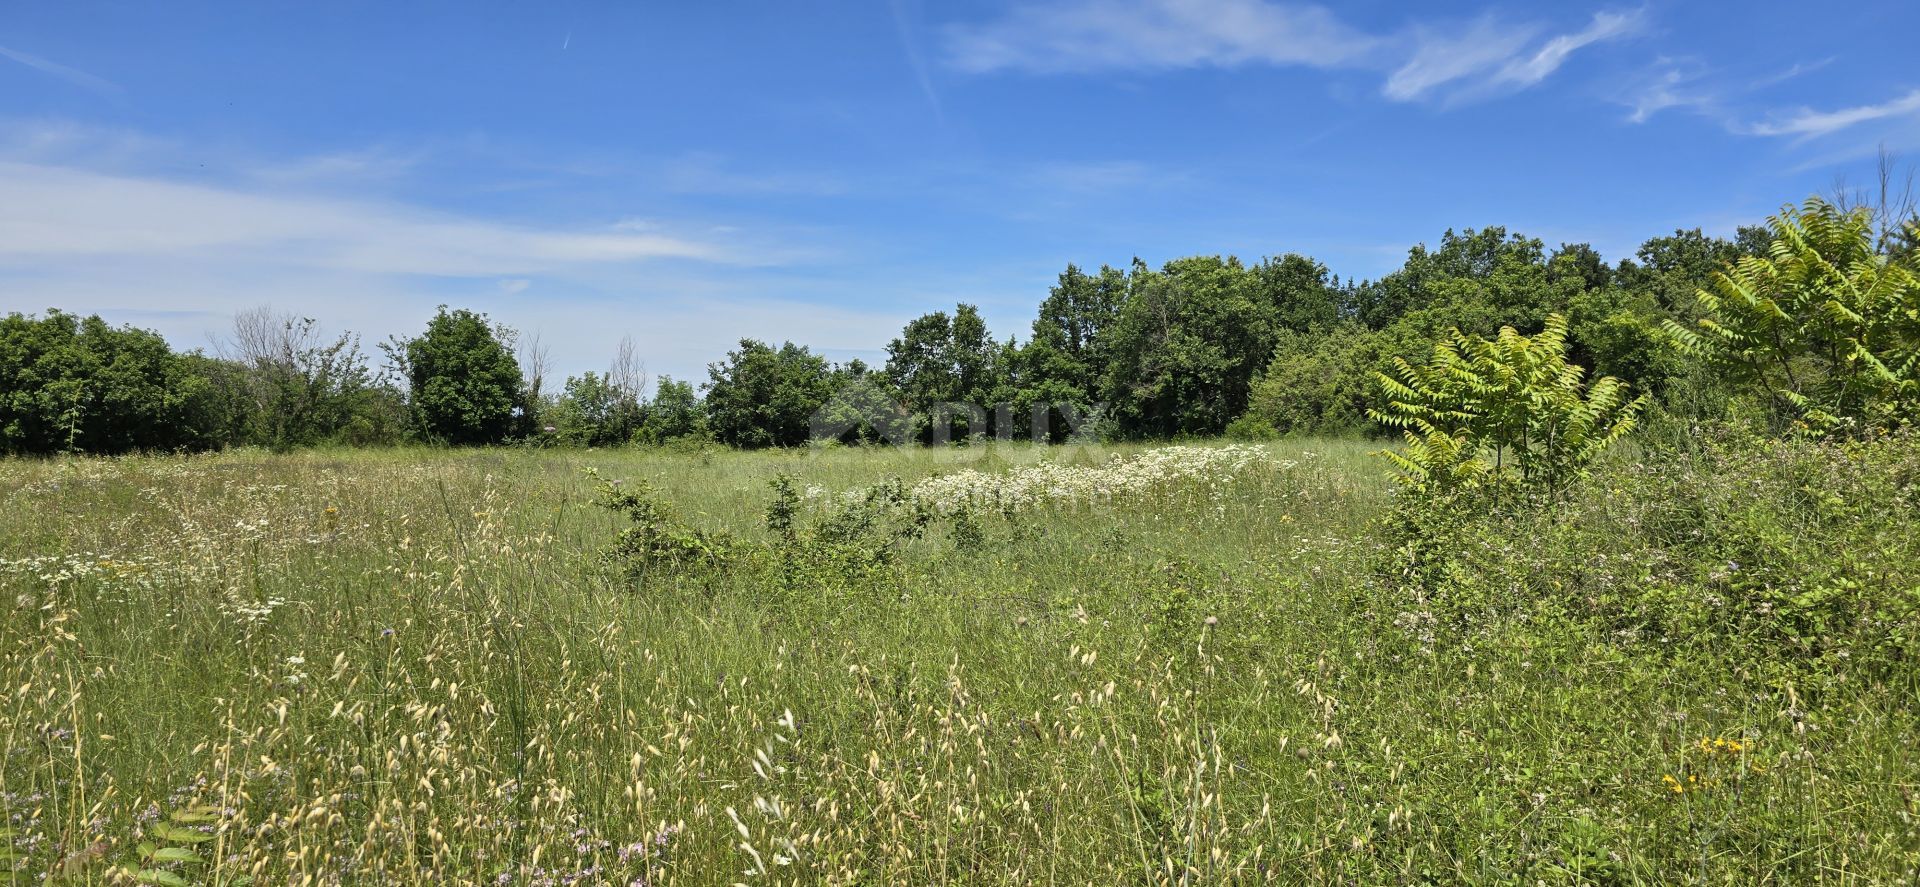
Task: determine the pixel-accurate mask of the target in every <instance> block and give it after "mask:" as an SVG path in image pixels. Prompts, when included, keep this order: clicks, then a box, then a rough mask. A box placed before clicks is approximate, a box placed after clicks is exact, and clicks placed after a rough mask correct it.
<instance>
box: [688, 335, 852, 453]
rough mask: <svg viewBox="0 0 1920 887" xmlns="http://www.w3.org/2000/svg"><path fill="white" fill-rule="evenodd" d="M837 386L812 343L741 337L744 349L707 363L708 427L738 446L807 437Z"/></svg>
mask: <svg viewBox="0 0 1920 887" xmlns="http://www.w3.org/2000/svg"><path fill="white" fill-rule="evenodd" d="M833 386H834V376H833V372H832V369H831V368H830V367H828V366H827V361H826V359H825V358H823V357H820V356H819V355H817V354H814V353H813V352H811V351H808V350H807V349H806V348H803V347H801V346H799V345H795V344H793V343H792V342H784V343H782V344H781V345H780V347H779V348H774V347H773V346H771V345H768V344H767V343H765V342H761V341H758V340H755V339H741V340H740V348H739V349H738V350H736V351H732V352H729V353H728V354H727V359H726V360H724V361H722V362H720V363H715V364H712V365H710V366H708V368H707V383H706V385H705V388H706V393H707V427H708V430H710V431H711V432H712V434H713V436H714V438H715V439H716V440H719V441H720V442H721V443H725V444H729V445H732V446H737V447H790V446H795V445H798V444H803V443H806V442H807V438H808V427H809V423H810V422H811V421H812V419H813V415H814V413H815V411H817V410H819V409H820V406H821V405H822V404H824V403H826V402H827V398H828V397H830V396H832V394H833Z"/></svg>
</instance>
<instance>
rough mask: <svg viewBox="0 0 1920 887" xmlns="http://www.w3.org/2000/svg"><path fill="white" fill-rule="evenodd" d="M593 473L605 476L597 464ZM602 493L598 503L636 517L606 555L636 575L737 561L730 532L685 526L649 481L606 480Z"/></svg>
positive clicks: (589, 472) (603, 506)
mask: <svg viewBox="0 0 1920 887" xmlns="http://www.w3.org/2000/svg"><path fill="white" fill-rule="evenodd" d="M588 475H589V476H590V477H593V478H594V479H596V480H598V479H599V474H598V473H597V472H594V471H592V470H591V469H589V470H588ZM596 492H597V494H598V498H597V499H596V501H595V504H597V505H599V506H600V507H601V508H605V509H607V510H609V511H613V512H615V513H618V514H621V515H625V516H626V518H627V519H628V520H629V521H630V522H631V526H628V527H626V528H624V529H622V530H621V531H620V532H619V534H618V535H616V536H615V537H614V541H613V544H612V545H611V546H610V547H608V548H607V550H606V551H605V552H603V553H602V555H601V556H602V557H603V558H604V559H605V560H606V561H608V562H609V563H612V564H614V565H616V566H618V567H619V568H620V569H621V570H622V571H623V572H625V573H626V574H627V576H628V577H630V578H633V579H640V578H643V577H645V576H647V575H648V574H649V573H651V572H653V571H655V570H666V571H670V572H672V571H682V570H688V569H696V568H698V569H717V568H724V567H726V566H727V565H728V564H729V563H731V562H732V561H733V560H734V556H735V554H736V548H737V546H736V544H735V543H734V541H733V538H732V537H731V536H730V535H728V534H727V533H724V532H718V531H708V530H700V529H695V528H692V527H688V526H685V525H684V524H682V523H681V521H680V519H679V517H678V515H676V514H675V513H674V510H673V507H672V506H671V505H668V504H667V503H666V501H665V500H663V499H661V498H660V497H659V496H657V495H655V493H654V491H653V487H652V486H651V485H649V484H648V483H647V482H646V481H643V480H637V481H634V482H632V483H631V484H627V483H624V482H622V481H600V482H599V484H598V486H597V487H596Z"/></svg>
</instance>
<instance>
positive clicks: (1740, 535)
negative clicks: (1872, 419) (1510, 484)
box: [1423, 428, 1920, 677]
mask: <svg viewBox="0 0 1920 887" xmlns="http://www.w3.org/2000/svg"><path fill="white" fill-rule="evenodd" d="M1698 431H1699V433H1700V434H1701V435H1702V436H1703V438H1704V439H1703V441H1702V443H1701V445H1700V446H1698V447H1696V448H1693V449H1688V450H1662V451H1657V452H1647V453H1641V454H1638V455H1637V456H1636V457H1634V458H1620V459H1613V460H1608V462H1607V463H1606V464H1605V465H1603V466H1602V467H1601V468H1600V469H1599V470H1597V471H1596V473H1595V474H1594V475H1593V476H1592V477H1591V478H1590V479H1589V481H1588V482H1587V483H1585V484H1582V485H1580V486H1579V487H1577V488H1576V489H1574V490H1573V491H1571V493H1570V495H1568V496H1567V497H1565V498H1563V499H1562V500H1560V501H1559V502H1557V503H1555V504H1554V505H1553V506H1552V507H1543V508H1525V509H1509V510H1489V511H1483V512H1477V513H1475V512H1453V517H1452V518H1451V520H1445V522H1444V527H1445V529H1446V530H1447V531H1448V533H1449V537H1448V538H1449V539H1450V541H1451V542H1452V547H1451V549H1450V551H1449V554H1450V556H1449V557H1448V558H1447V559H1446V561H1445V565H1444V575H1438V576H1432V575H1430V576H1428V577H1426V578H1428V579H1432V580H1438V581H1437V583H1435V584H1439V585H1443V586H1444V588H1445V590H1446V593H1445V594H1437V595H1432V596H1431V597H1430V598H1429V599H1427V600H1426V601H1424V602H1423V603H1425V604H1427V605H1430V606H1432V607H1434V608H1436V612H1437V615H1441V616H1444V617H1447V619H1446V621H1448V622H1450V623H1452V624H1454V625H1457V626H1471V627H1473V630H1475V631H1483V632H1493V633H1499V632H1503V631H1506V630H1509V629H1518V630H1521V631H1523V632H1525V633H1529V634H1540V633H1547V632H1550V631H1552V630H1553V629H1552V626H1572V627H1577V628H1578V629H1579V630H1580V631H1579V634H1580V636H1583V637H1600V638H1606V639H1609V642H1610V643H1614V644H1617V645H1620V646H1628V647H1637V648H1643V649H1652V650H1655V651H1660V652H1663V653H1667V654H1670V655H1674V656H1700V655H1706V654H1708V653H1711V654H1713V655H1717V656H1728V657H1731V658H1734V659H1739V660H1744V661H1747V662H1752V663H1756V664H1757V665H1767V666H1787V667H1789V668H1790V669H1792V670H1794V671H1799V672H1803V673H1804V672H1809V671H1811V672H1824V673H1830V674H1840V673H1844V672H1852V673H1854V674H1867V675H1878V676H1882V677H1885V676H1889V675H1892V674H1894V673H1896V672H1897V671H1899V670H1909V671H1910V670H1911V669H1912V668H1913V665H1914V662H1915V659H1916V657H1920V537H1916V536H1915V534H1913V533H1912V532H1911V527H1910V515H1912V514H1913V513H1914V512H1915V510H1916V509H1920V446H1916V443H1920V441H1916V440H1915V438H1914V437H1913V436H1912V435H1911V434H1904V435H1898V436H1892V437H1880V438H1874V439H1871V440H1846V441H1813V440H1787V441H1769V440H1765V439H1762V438H1759V437H1757V436H1756V435H1755V434H1754V433H1752V432H1750V431H1741V430H1737V429H1733V428H1720V429H1713V430H1705V429H1701V430H1698ZM1442 520H1443V519H1441V518H1436V519H1435V521H1436V522H1441V521H1442ZM1430 587H1431V586H1430Z"/></svg>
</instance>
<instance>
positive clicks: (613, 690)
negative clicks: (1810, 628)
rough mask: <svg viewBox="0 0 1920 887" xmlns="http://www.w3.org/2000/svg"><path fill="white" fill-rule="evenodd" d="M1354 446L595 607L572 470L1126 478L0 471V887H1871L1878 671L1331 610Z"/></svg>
mask: <svg viewBox="0 0 1920 887" xmlns="http://www.w3.org/2000/svg"><path fill="white" fill-rule="evenodd" d="M1367 449H1368V448H1367V447H1366V446H1364V445H1361V444H1355V443H1344V442H1323V441H1310V442H1299V443H1282V444H1274V445H1271V446H1268V447H1265V448H1264V452H1265V453H1266V454H1267V458H1264V459H1262V460H1261V461H1259V462H1258V463H1257V464H1255V465H1253V466H1251V467H1247V468H1244V469H1242V470H1240V471H1237V472H1235V473H1234V474H1233V475H1232V476H1230V477H1202V478H1198V479H1191V478H1190V479H1187V480H1183V481H1180V482H1177V483H1172V484H1162V485H1158V486H1153V487H1151V488H1150V489H1148V490H1147V491H1146V492H1144V493H1131V494H1125V495H1116V496H1114V497H1113V498H1111V499H1110V500H1107V501H1092V502H1081V503H1069V504H1054V505H1047V506H1042V507H1038V508H1034V509H1031V510H1025V511H1016V512H1013V513H1009V514H1002V513H999V512H996V511H988V510H983V511H981V512H980V513H978V514H977V515H976V517H975V521H974V524H975V525H974V527H973V528H972V530H971V531H969V532H974V533H977V538H965V539H963V538H959V537H960V536H961V535H963V532H962V531H960V530H958V529H957V524H956V523H955V522H954V521H952V520H948V519H936V520H934V521H932V523H931V524H929V527H928V530H927V532H926V533H925V534H923V535H921V536H919V537H918V538H915V539H911V540H909V541H906V542H904V543H903V546H902V548H901V549H900V551H899V553H898V556H897V557H895V558H893V559H891V560H889V561H887V562H886V563H885V564H883V565H882V566H881V567H879V568H877V569H875V570H872V571H870V572H868V573H865V574H862V575H860V576H857V577H854V576H849V577H846V578H845V579H844V581H840V580H835V579H833V578H832V577H827V578H826V579H824V580H823V579H821V577H817V576H816V577H811V578H810V579H809V581H808V582H805V583H793V582H790V581H788V578H790V577H783V576H781V575H780V571H781V570H783V569H792V565H791V564H790V563H785V564H784V565H783V562H781V561H779V560H777V559H768V558H760V559H757V560H746V561H740V562H736V563H734V564H732V565H730V566H729V567H727V568H724V569H718V570H692V569H676V570H669V569H664V568H661V569H654V570H650V571H646V572H644V573H643V574H642V575H641V576H640V578H639V579H638V580H637V581H636V580H633V579H631V578H629V576H628V575H627V574H625V573H623V572H622V571H621V570H619V569H617V568H616V565H610V564H607V563H604V562H603V561H601V560H600V559H599V558H598V554H599V552H601V551H602V550H604V549H605V548H606V546H607V545H608V544H609V543H610V542H611V540H612V539H613V537H614V535H615V533H617V532H618V531H619V530H620V529H622V527H623V526H624V525H625V524H624V522H623V521H622V519H620V518H619V516H617V515H614V514H612V513H610V512H608V511H606V510H604V509H600V508H596V507H595V506H594V505H593V499H594V490H593V482H592V480H591V479H590V478H589V477H588V476H587V475H586V473H585V471H584V470H585V469H587V468H593V469H596V470H597V471H598V472H599V474H600V475H601V476H602V477H604V478H616V479H622V480H625V481H627V482H628V483H631V484H637V483H638V482H639V481H642V480H644V481H647V482H648V483H649V484H651V486H652V487H653V488H654V489H655V490H656V491H657V492H658V494H659V497H660V498H661V499H662V500H664V501H665V502H667V503H669V504H670V505H671V506H673V507H674V508H675V510H677V512H678V514H679V517H680V519H681V520H682V521H683V522H684V523H685V524H687V525H690V526H692V527H696V528H700V529H705V530H727V531H729V532H730V533H731V534H732V535H733V536H734V537H735V538H737V539H738V540H741V541H742V542H744V543H754V544H759V543H765V542H768V541H769V540H770V539H771V537H770V535H769V533H768V531H767V530H766V529H765V526H764V515H765V512H766V509H767V507H768V503H769V502H770V501H771V499H772V493H771V491H770V489H769V483H770V482H771V481H772V480H773V479H774V478H776V477H777V476H779V475H781V474H782V473H787V474H790V475H791V476H792V477H793V479H794V483H795V486H796V487H797V488H800V489H806V488H817V490H818V491H832V492H839V491H848V490H858V489H862V488H865V487H869V486H871V485H872V484H874V483H875V482H876V481H878V480H880V479H881V478H884V477H889V476H893V477H900V478H903V479H904V480H906V481H907V482H909V483H912V482H914V481H917V480H920V479H923V478H927V477H931V476H935V475H941V474H948V473H952V472H954V471H958V470H961V469H964V468H973V469H976V470H980V471H985V472H989V473H995V474H1004V473H1006V472H1009V471H1014V470H1017V469H1020V468H1021V467H1023V466H1030V465H1033V464H1035V463H1037V462H1040V461H1045V460H1052V461H1061V462H1067V463H1073V464H1082V465H1099V464H1102V463H1104V462H1105V461H1106V460H1108V459H1110V458H1115V457H1120V458H1138V457H1139V456H1140V455H1141V451H1140V449H1139V448H1134V447H1100V448H1058V449H1054V450H1033V449H1028V448H1024V447H1010V448H997V449H995V448H988V449H982V450H967V449H953V450H942V451H926V450H890V449H878V450H850V449H841V450H823V451H800V452H790V453H736V452H706V453H691V454H680V455H672V454H660V453H643V452H629V451H620V452H610V451H609V452H584V453H582V452H565V453H559V452H546V453H542V452H524V451H482V452H436V451H375V452H367V451H358V452H340V453H309V454H301V455H290V456H265V455H258V454H250V453H230V454H225V455H216V456H203V457H192V458H129V459H115V460H78V461H47V462H19V461H15V462H6V463H0V497H3V498H4V502H3V503H0V504H4V508H0V559H4V561H5V564H4V566H0V589H4V591H5V597H4V598H0V606H4V607H5V608H6V610H5V612H6V618H5V620H4V623H3V624H0V819H3V820H4V821H0V834H4V837H0V871H5V870H6V869H7V868H8V866H11V867H12V869H13V871H14V872H15V876H14V877H15V880H16V881H18V882H20V883H42V882H43V881H45V880H47V878H48V876H49V874H51V875H52V876H53V877H54V880H55V881H56V882H58V883H68V882H71V883H100V882H106V881H109V880H113V879H115V878H119V877H122V874H115V873H116V872H121V873H125V874H132V875H135V876H137V877H141V878H144V879H145V880H146V881H148V882H150V883H214V884H238V883H245V882H248V881H249V880H250V881H252V882H253V883H413V882H431V883H502V884H509V883H510V884H564V883H619V884H628V883H635V884H638V883H645V884H729V883H735V882H743V883H821V882H831V883H876V884H878V883H966V884H979V883H1006V884H1031V883H1075V884H1078V883H1101V884H1107V883H1112V884H1121V883H1126V884H1139V883H1152V884H1193V883H1239V882H1263V883H1264V882H1272V883H1300V882H1337V883H1389V882H1393V883H1407V882H1429V883H1453V882H1460V881H1472V882H1488V883H1506V882H1512V883H1522V882H1524V883H1535V882H1549V883H1594V882H1600V883H1657V882H1673V881H1689V882H1703V883H1748V882H1768V881H1773V882H1779V883H1805V882H1812V881H1826V882H1832V883H1904V882H1907V880H1908V879H1911V878H1912V877H1914V875H1915V872H1916V867H1917V866H1920V831H1916V823H1915V818H1914V817H1915V815H1916V808H1915V800H1914V791H1915V785H1916V783H1917V782H1920V762H1917V760H1916V754H1917V750H1916V749H1915V736H1916V734H1917V733H1920V724H1916V717H1915V714H1916V706H1915V695H1914V692H1915V691H1914V683H1913V680H1912V679H1911V677H1910V676H1909V677H1907V678H1901V677H1899V676H1898V675H1897V674H1896V676H1895V677H1893V678H1889V677H1887V676H1886V675H1885V674H1884V673H1879V674H1875V675H1873V676H1861V677H1857V678H1855V679H1852V680H1849V679H1848V676H1847V675H1846V674H1845V673H1844V672H1842V673H1840V674H1839V675H1838V676H1837V679H1828V680H1823V681H1821V682H1819V684H1818V687H1817V688H1810V687H1809V686H1806V685H1805V684H1804V683H1803V682H1801V681H1799V680H1797V679H1796V678H1794V677H1793V674H1792V673H1791V672H1790V671H1789V672H1782V671H1778V670H1769V669H1765V668H1760V667H1758V666H1757V665H1756V664H1755V663H1754V662H1752V661H1751V660H1750V659H1748V658H1747V656H1748V654H1746V653H1742V652H1739V651H1736V650H1728V651H1726V652H1725V653H1724V654H1717V653H1716V652H1715V651H1714V650H1713V649H1712V648H1711V645H1707V646H1705V647H1702V646H1687V645H1685V644H1679V645H1675V644H1672V643H1666V644H1664V645H1663V643H1662V642H1660V641H1657V640H1654V641H1648V640H1634V641H1628V640H1623V639H1622V638H1620V637H1617V636H1615V635H1613V634H1606V633H1600V632H1597V631H1595V632H1586V633H1582V632H1578V631H1573V630H1564V631H1562V630H1555V631H1528V630H1515V629H1514V628H1513V627H1512V625H1511V624H1507V625H1503V626H1501V627H1499V628H1498V629H1493V628H1489V627H1487V626H1472V625H1469V626H1461V625H1456V624H1453V623H1452V622H1450V621H1449V620H1447V619H1444V618H1440V617H1437V616H1436V615H1435V614H1434V613H1433V612H1432V611H1431V610H1429V609H1426V608H1423V607H1422V606H1420V602H1419V601H1416V600H1410V599H1408V598H1407V597H1406V595H1405V594H1404V593H1403V592H1397V591H1394V590H1392V589H1391V588H1390V587H1389V585H1390V583H1382V582H1378V581H1375V580H1374V579H1373V578H1372V577H1373V576H1375V575H1376V574H1377V572H1378V567H1379V564H1380V563H1381V561H1382V557H1383V552H1382V551H1381V550H1380V549H1381V543H1380V542H1379V541H1377V540H1378V539H1379V538H1380V537H1379V535H1378V534H1377V532H1376V531H1375V530H1373V529H1371V528H1370V524H1371V522H1372V521H1373V520H1374V519H1375V518H1377V517H1379V516H1380V515H1381V514H1382V513H1383V511H1384V509H1385V508H1386V506H1387V501H1388V491H1387V489H1386V486H1385V484H1384V482H1383V481H1382V479H1381V475H1382V471H1381V466H1380V465H1379V464H1377V462H1376V461H1375V460H1372V459H1370V458H1368V457H1367V455H1366V451H1367ZM818 491H816V492H815V494H814V496H813V497H812V498H808V499H806V500H804V504H803V510H806V511H809V512H817V511H819V510H820V509H821V508H823V507H825V506H824V505H823V504H822V503H823V502H825V501H830V497H829V496H826V495H824V494H822V493H820V492H818ZM1895 525H1896V526H1906V527H1909V528H1910V527H1911V522H1910V520H1909V519H1906V518H1901V519H1900V520H1899V522H1897V523H1896V524H1895ZM1541 538H1545V536H1544V535H1543V536H1542V537H1541ZM1508 541H1509V543H1510V544H1511V545H1513V546H1514V547H1515V548H1517V549H1521V550H1524V549H1526V548H1527V546H1528V543H1529V541H1530V540H1529V539H1514V540H1508ZM1575 566H1578V565H1575ZM1540 572H1542V574H1543V575H1544V574H1546V573H1549V572H1551V571H1548V570H1545V569H1542V570H1541V571H1540ZM1556 575H1557V574H1556ZM1895 578H1897V579H1899V580H1900V581H1905V578H1906V577H1905V576H1901V577H1895ZM776 589H779V590H776ZM1516 619H1517V621H1518V622H1525V618H1524V616H1523V617H1516ZM143 841H144V842H146V843H145V846H144V847H143V846H142V842H143ZM5 848H10V849H5ZM9 856H11V857H12V858H11V859H10V860H9V859H8V857H9ZM0 880H4V876H3V875H0Z"/></svg>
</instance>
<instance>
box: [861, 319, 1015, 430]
mask: <svg viewBox="0 0 1920 887" xmlns="http://www.w3.org/2000/svg"><path fill="white" fill-rule="evenodd" d="M999 358H1000V346H998V345H997V344H995V343H994V341H993V337H992V336H991V335H990V334H988V332H987V324H986V321H985V320H983V319H982V318H981V317H980V310H979V309H978V308H976V307H974V306H972V305H966V304H962V305H959V306H957V307H956V308H955V309H954V313H953V315H952V316H951V317H949V316H948V315H947V313H946V312H944V311H935V312H933V313H932V314H925V315H922V316H920V317H917V318H915V319H913V320H912V321H909V322H908V323H907V326H906V329H904V330H902V331H901V333H900V336H899V338H896V339H894V340H893V341H892V342H890V343H888V344H887V365H886V376H887V379H888V381H889V382H890V383H891V384H892V386H893V388H894V390H895V391H896V392H898V393H899V395H900V396H901V397H902V398H903V399H905V401H906V403H907V406H908V408H909V409H910V410H912V411H913V413H914V420H915V423H916V425H917V426H918V427H919V428H921V429H923V433H930V432H931V430H932V429H933V427H934V425H935V424H936V423H939V422H951V423H952V425H953V426H954V430H955V432H956V433H957V434H959V435H962V436H964V435H967V434H985V433H987V432H988V431H989V430H990V428H989V425H988V423H989V422H990V421H991V418H992V417H991V414H990V413H986V414H984V415H975V414H974V413H972V412H971V411H970V410H958V411H954V412H953V413H952V414H951V415H949V414H948V413H947V412H946V411H945V407H946V406H947V405H950V404H962V405H966V406H967V407H970V408H977V409H979V410H981V411H983V413H984V412H985V411H988V410H990V408H991V405H992V403H993V399H994V396H995V395H996V394H997V393H998V391H999V389H1000V378H999V371H1000V361H999Z"/></svg>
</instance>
